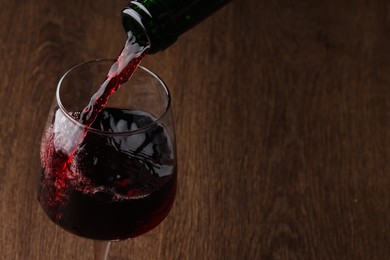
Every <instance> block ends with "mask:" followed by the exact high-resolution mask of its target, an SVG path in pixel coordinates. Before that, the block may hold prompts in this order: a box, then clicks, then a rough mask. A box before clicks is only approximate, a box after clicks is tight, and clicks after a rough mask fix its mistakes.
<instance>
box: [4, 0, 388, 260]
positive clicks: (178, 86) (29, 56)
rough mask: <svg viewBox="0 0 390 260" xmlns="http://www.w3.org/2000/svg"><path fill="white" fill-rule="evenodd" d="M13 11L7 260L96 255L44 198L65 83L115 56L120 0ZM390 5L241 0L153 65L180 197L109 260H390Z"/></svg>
mask: <svg viewBox="0 0 390 260" xmlns="http://www.w3.org/2000/svg"><path fill="white" fill-rule="evenodd" d="M0 1H1V8H0V24H1V28H0V39H1V40H0V71H1V77H0V104H1V119H0V145H1V149H0V258H1V259H23V260H24V259H45V260H46V259H75V260H76V259H92V257H93V254H92V242H91V241H90V240H87V239H82V238H79V237H76V236H74V235H72V234H69V233H67V232H65V231H63V230H61V229H60V228H58V227H57V226H55V225H54V224H52V223H51V222H50V221H49V219H48V218H47V217H46V215H45V214H44V213H43V211H42V210H41V209H40V207H39V205H38V203H37V201H36V195H35V188H36V183H37V178H38V176H39V174H40V162H39V149H40V148H39V144H40V137H41V133H42V131H43V127H44V125H45V122H46V116H47V112H48V110H49V107H50V104H51V102H52V99H53V97H54V91H55V87H56V82H57V81H58V79H59V77H60V76H61V74H62V73H63V72H64V71H65V70H66V69H68V68H70V67H71V66H73V65H75V64H77V63H80V62H83V61H86V60H90V59H93V58H100V57H116V56H117V55H118V53H119V52H120V50H121V48H122V46H123V44H124V41H125V34H124V31H123V29H122V26H121V21H120V11H121V9H122V8H123V7H124V6H125V4H126V2H125V1H122V0H115V1H103V0H93V1H92V0H83V1H49V0H42V1H32V0H25V1H4V0H0ZM389 46H390V4H389V2H388V1H384V0H383V1H381V0H371V1H347V2H343V1H336V0H329V1H325V0H323V1H311V0H300V1H273V0H268V1H256V0H246V1H237V0H236V1H233V2H232V3H231V4H229V5H228V6H226V7H225V8H223V9H222V10H220V11H219V12H217V13H216V14H214V15H213V16H212V17H210V18H208V19H207V20H206V21H205V22H203V23H202V24H201V25H199V26H197V27H196V28H194V29H192V30H191V31H190V32H188V33H186V34H185V35H183V36H182V37H180V39H179V40H178V41H177V42H176V43H175V44H174V45H173V46H172V47H170V48H169V49H167V50H166V51H164V52H161V53H158V54H156V55H150V56H148V57H146V58H145V59H144V61H143V65H145V66H147V67H149V68H150V69H152V70H153V71H155V72H156V73H157V74H159V75H160V76H161V77H162V78H163V79H164V80H165V82H166V83H167V84H168V86H169V87H170V89H171V92H172V96H173V109H174V113H175V121H176V132H177V141H178V143H177V146H178V159H179V169H180V170H179V176H180V177H179V189H178V194H177V200H176V202H175V205H174V208H173V210H172V212H171V214H170V215H169V216H168V218H167V219H166V220H165V221H164V222H163V223H162V224H161V225H160V226H159V227H157V228H156V229H154V230H153V231H151V232H149V233H148V234H146V235H144V236H141V237H139V238H136V239H134V240H131V241H124V242H120V243H117V244H114V245H113V246H112V247H111V251H110V253H109V257H110V259H138V260H140V259H221V260H222V259H390V249H389V244H390V164H389V161H390V135H389V133H390V47H389Z"/></svg>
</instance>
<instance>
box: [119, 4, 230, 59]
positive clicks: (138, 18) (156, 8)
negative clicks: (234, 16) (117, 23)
mask: <svg viewBox="0 0 390 260" xmlns="http://www.w3.org/2000/svg"><path fill="white" fill-rule="evenodd" d="M229 1H230V0H165V1H162V0H160V1H159V0H138V1H131V2H130V4H129V6H128V7H127V8H125V9H124V10H123V12H122V19H123V26H124V28H125V30H126V32H128V31H132V32H133V34H134V35H135V36H136V37H137V39H139V40H141V41H145V42H147V43H149V44H150V48H149V50H148V52H149V53H156V52H158V51H161V50H164V49H166V48H167V47H169V46H170V45H172V44H173V43H174V42H175V41H176V40H177V38H178V37H179V36H180V35H181V34H183V33H184V32H186V31H188V30H189V29H191V28H192V27H194V26H195V25H197V24H198V23H200V22H201V21H203V20H204V19H205V18H207V17H208V16H210V15H211V14H212V13H213V12H214V11H216V10H218V9H219V8H221V7H222V6H223V5H225V4H227V3H228V2H229Z"/></svg>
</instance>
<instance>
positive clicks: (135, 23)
mask: <svg viewBox="0 0 390 260" xmlns="http://www.w3.org/2000/svg"><path fill="white" fill-rule="evenodd" d="M122 24H123V28H124V29H125V31H126V33H127V35H129V34H130V33H131V34H132V35H133V36H135V38H136V39H137V42H138V43H139V44H140V45H142V46H149V47H151V40H150V39H149V36H148V34H147V32H146V29H145V26H144V24H143V21H142V18H141V16H140V14H138V13H137V12H136V11H134V10H133V9H131V8H125V9H123V11H122ZM149 49H150V48H149Z"/></svg>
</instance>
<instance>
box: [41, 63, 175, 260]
mask: <svg viewBox="0 0 390 260" xmlns="http://www.w3.org/2000/svg"><path fill="white" fill-rule="evenodd" d="M113 62H114V60H94V61H89V62H86V63H83V64H81V65H78V66H76V67H74V68H72V69H70V70H69V71H68V72H66V73H65V75H64V76H63V77H62V78H61V80H60V81H59V83H58V86H57V92H56V96H55V99H54V102H53V105H52V107H51V109H50V113H49V116H48V121H47V125H46V128H45V131H44V134H43V137H42V142H41V164H42V175H41V179H40V183H39V184H40V185H39V190H38V200H39V202H40V204H41V206H42V208H43V210H44V211H45V213H46V214H47V215H48V216H49V218H50V219H51V220H52V221H53V222H54V223H55V224H57V225H59V226H60V227H61V228H63V229H65V230H67V231H69V232H71V233H73V234H76V235H78V236H81V237H85V238H89V239H93V240H94V247H95V259H106V258H107V253H108V248H109V245H110V242H111V241H119V240H124V239H129V238H134V237H136V236H139V235H142V234H144V233H145V232H147V231H149V230H151V229H153V228H154V227H156V226H157V225H158V224H159V223H160V222H161V221H163V220H164V218H165V217H166V216H167V215H168V213H169V211H170V209H171V207H172V204H173V201H174V198H175V193H176V168H177V166H176V144H175V133H174V124H173V115H172V109H171V96H170V93H169V90H168V88H167V86H166V85H165V84H164V82H163V81H162V80H161V79H160V78H159V77H158V76H156V75H155V74H154V73H152V72H151V71H150V70H148V69H146V68H144V67H142V66H139V67H138V69H137V70H136V72H135V73H134V75H133V76H132V78H131V79H130V80H129V81H128V82H126V83H125V84H123V85H122V87H121V88H120V89H119V90H117V92H115V93H114V94H113V95H112V96H111V97H110V98H109V101H108V103H107V106H106V107H105V108H104V109H103V110H102V111H101V112H100V113H99V115H98V117H97V118H96V120H95V121H94V122H93V124H92V125H90V126H87V125H84V124H81V123H79V121H78V120H77V119H78V117H79V116H80V112H81V111H82V109H83V108H84V107H85V105H86V104H88V102H89V99H90V97H91V96H92V95H93V94H94V93H95V92H96V91H97V89H98V88H99V86H100V84H101V83H102V82H103V81H104V80H105V75H107V72H108V71H109V69H110V66H111V65H112V64H113Z"/></svg>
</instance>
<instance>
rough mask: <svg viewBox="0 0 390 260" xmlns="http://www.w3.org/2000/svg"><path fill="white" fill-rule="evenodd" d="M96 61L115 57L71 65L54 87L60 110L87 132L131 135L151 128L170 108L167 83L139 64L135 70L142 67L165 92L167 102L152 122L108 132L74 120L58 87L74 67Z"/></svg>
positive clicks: (107, 60)
mask: <svg viewBox="0 0 390 260" xmlns="http://www.w3.org/2000/svg"><path fill="white" fill-rule="evenodd" d="M97 62H111V63H114V62H115V59H94V60H89V61H86V62H83V63H80V64H77V65H75V66H73V67H71V68H70V69H68V70H67V71H66V72H65V73H64V74H63V75H62V76H61V78H60V80H59V81H58V83H57V88H56V101H57V105H58V107H59V109H61V111H62V112H63V113H64V114H65V116H66V117H67V118H68V119H69V120H70V121H71V122H72V123H73V124H75V125H77V126H79V127H80V128H82V129H85V130H86V131H88V132H93V133H96V134H100V135H117V136H118V135H133V134H138V133H142V132H145V130H147V129H149V128H151V127H152V126H155V125H157V124H158V123H159V122H160V121H161V120H162V119H163V118H164V117H165V115H166V114H167V112H168V110H169V109H170V108H171V93H170V91H169V89H168V87H167V85H166V84H165V82H164V81H163V80H162V79H161V78H160V77H159V76H158V75H157V74H155V73H154V72H152V71H151V70H149V69H147V68H146V67H144V66H141V65H139V66H138V68H137V70H138V69H142V70H143V71H145V72H146V73H148V74H149V75H151V76H152V77H153V78H154V79H156V80H157V81H158V82H159V83H160V85H161V86H162V88H163V90H164V92H165V94H166V97H167V104H166V105H165V109H164V111H163V112H162V113H161V114H160V115H159V116H158V117H155V118H154V117H153V122H151V123H149V124H147V125H145V126H143V127H141V128H138V129H136V130H130V131H124V132H110V131H104V130H100V129H97V128H94V127H91V126H87V125H85V124H83V123H80V122H79V121H78V120H76V119H75V118H74V117H72V116H71V115H70V112H69V111H68V110H67V109H66V108H65V107H64V105H63V104H62V102H61V97H60V89H61V85H62V82H63V81H64V80H65V78H66V76H67V75H68V74H70V73H71V72H72V71H74V70H75V69H77V68H79V67H82V66H85V65H87V64H91V63H97ZM135 73H137V71H135Z"/></svg>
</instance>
